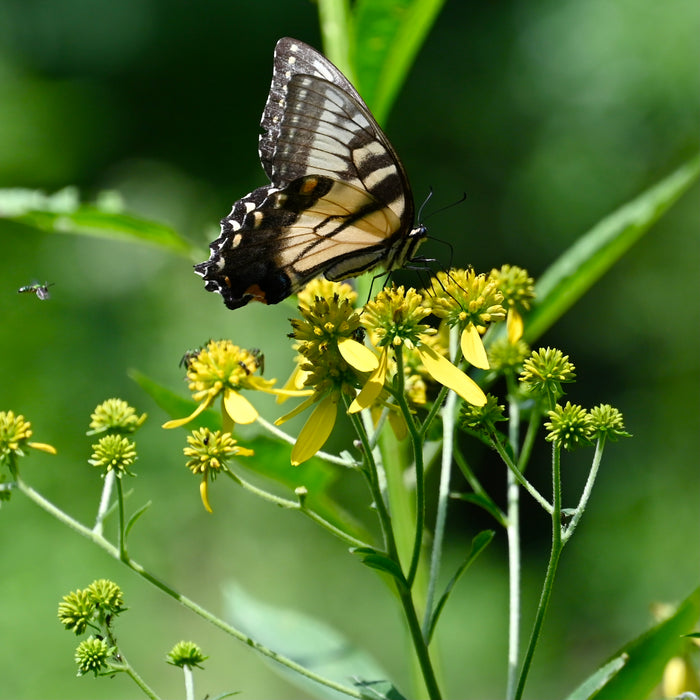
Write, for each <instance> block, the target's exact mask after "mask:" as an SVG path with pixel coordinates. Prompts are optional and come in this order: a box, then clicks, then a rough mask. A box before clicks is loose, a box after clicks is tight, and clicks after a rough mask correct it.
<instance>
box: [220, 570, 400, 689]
mask: <svg viewBox="0 0 700 700" xmlns="http://www.w3.org/2000/svg"><path fill="white" fill-rule="evenodd" d="M224 595H225V601H226V603H225V608H226V618H227V619H228V620H229V621H230V622H231V623H232V624H233V625H234V626H235V627H237V628H238V629H240V630H241V631H243V632H244V633H245V634H247V635H248V636H249V637H252V638H253V639H255V640H256V641H257V642H260V643H261V644H263V645H265V646H267V647H269V648H270V649H274V650H275V651H276V652H278V653H280V654H284V655H285V656H287V657H289V658H291V659H292V660H294V661H296V662H297V663H299V664H301V665H303V666H304V667H305V668H307V669H309V671H312V672H313V673H316V674H318V675H320V676H323V677H324V678H328V679H330V680H332V681H335V682H336V683H340V684H344V685H347V684H348V682H349V681H350V679H360V680H361V681H363V682H364V685H365V686H366V687H369V686H370V685H371V682H373V681H380V680H381V681H384V680H386V679H387V678H388V677H389V675H388V673H387V672H386V671H385V670H384V669H383V668H382V667H381V666H380V665H379V663H378V662H377V661H376V660H375V659H374V658H373V657H372V656H371V655H370V654H369V653H368V652H367V651H365V650H363V649H360V648H358V647H356V646H355V645H354V644H353V643H352V642H351V641H350V640H349V639H347V637H345V636H344V635H343V634H342V633H341V632H339V631H338V630H336V629H335V628H333V627H331V626H330V625H329V624H327V623H326V622H323V621H321V620H317V619H316V618H314V617H311V616H309V615H306V614H304V613H301V612H298V611H295V610H290V609H289V608H282V607H276V606H273V605H269V604H267V603H264V602H262V601H260V600H258V599H257V598H254V597H253V596H252V595H250V594H248V593H247V592H246V591H244V590H243V588H241V587H240V586H239V585H237V584H235V583H230V584H229V585H227V586H226V588H225V592H224ZM273 668H274V669H275V670H276V671H278V672H279V673H280V674H282V675H283V676H284V677H285V678H287V680H289V681H290V682H291V683H294V684H295V685H297V686H298V687H299V688H301V689H302V690H304V691H306V692H308V693H311V694H313V695H314V696H316V697H318V698H324V699H325V698H338V699H340V698H347V696H346V695H342V694H341V693H339V692H337V691H334V690H332V689H330V688H327V687H324V686H322V685H319V684H317V683H314V682H312V681H311V680H309V679H308V678H306V677H303V676H300V675H299V674H298V673H294V672H292V671H290V670H288V669H286V668H285V667H283V666H279V665H277V664H274V666H273ZM368 697H369V696H368ZM373 697H382V696H381V695H379V696H373ZM387 697H401V696H400V695H399V696H387Z"/></svg>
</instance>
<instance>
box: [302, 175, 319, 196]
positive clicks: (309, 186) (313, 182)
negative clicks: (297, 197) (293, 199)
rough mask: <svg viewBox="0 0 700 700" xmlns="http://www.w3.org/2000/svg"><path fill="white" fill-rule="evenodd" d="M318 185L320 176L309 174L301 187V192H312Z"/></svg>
mask: <svg viewBox="0 0 700 700" xmlns="http://www.w3.org/2000/svg"><path fill="white" fill-rule="evenodd" d="M317 187H318V178H317V177H312V176H309V177H307V178H306V179H305V180H304V184H303V185H302V186H301V187H300V188H299V194H311V193H312V192H313V191H314V190H315V189H316V188H317Z"/></svg>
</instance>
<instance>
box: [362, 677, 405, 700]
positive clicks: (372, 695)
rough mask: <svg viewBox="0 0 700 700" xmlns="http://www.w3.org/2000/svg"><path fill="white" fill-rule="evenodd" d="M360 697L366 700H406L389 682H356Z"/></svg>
mask: <svg viewBox="0 0 700 700" xmlns="http://www.w3.org/2000/svg"><path fill="white" fill-rule="evenodd" d="M355 686H356V687H357V688H359V690H360V695H361V696H362V697H363V698H367V700H406V698H405V696H404V695H401V693H400V692H399V690H398V689H397V687H396V686H395V685H394V684H393V683H389V681H357V682H356V683H355Z"/></svg>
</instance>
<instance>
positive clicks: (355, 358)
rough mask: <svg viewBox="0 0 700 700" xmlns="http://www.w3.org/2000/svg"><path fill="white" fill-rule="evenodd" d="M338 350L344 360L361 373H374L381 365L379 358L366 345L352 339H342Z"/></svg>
mask: <svg viewBox="0 0 700 700" xmlns="http://www.w3.org/2000/svg"><path fill="white" fill-rule="evenodd" d="M338 350H340V354H341V355H342V356H343V359H344V360H345V361H346V362H347V363H348V364H349V365H350V366H351V367H354V368H355V369H356V370H358V371H359V372H374V370H375V369H377V366H378V365H379V360H377V356H376V355H375V354H374V353H373V352H372V351H371V350H370V349H369V348H368V347H367V346H366V345H363V344H362V343H358V342H357V341H356V340H353V339H352V338H340V340H338Z"/></svg>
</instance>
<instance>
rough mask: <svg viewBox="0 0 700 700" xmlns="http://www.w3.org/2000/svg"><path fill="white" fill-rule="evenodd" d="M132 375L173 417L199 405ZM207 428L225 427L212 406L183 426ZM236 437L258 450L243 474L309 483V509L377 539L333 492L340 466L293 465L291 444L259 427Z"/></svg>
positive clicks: (241, 466) (316, 461) (289, 486)
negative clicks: (334, 496) (333, 496)
mask: <svg viewBox="0 0 700 700" xmlns="http://www.w3.org/2000/svg"><path fill="white" fill-rule="evenodd" d="M129 376H130V377H131V378H132V379H133V380H134V381H135V382H136V383H137V384H138V385H139V386H140V387H141V388H142V389H143V390H144V391H145V392H146V393H147V394H148V395H149V396H150V397H151V398H152V399H153V400H154V401H155V402H156V403H157V404H158V406H160V408H162V409H163V410H164V411H165V413H166V414H167V415H168V417H169V418H182V417H183V416H188V415H189V414H190V413H192V412H193V411H194V409H195V408H196V406H197V404H196V403H195V402H194V401H192V400H191V399H186V398H183V397H181V396H180V395H178V394H176V393H175V392H173V391H172V390H170V389H168V388H167V387H165V386H162V385H161V384H158V383H157V382H155V381H153V380H152V379H150V378H149V377H147V376H146V375H145V374H143V373H141V372H139V371H137V370H131V371H130V372H129ZM215 403H216V402H215ZM203 427H206V428H209V430H221V413H220V412H217V411H216V410H214V409H213V408H210V409H208V410H206V411H203V412H202V413H200V414H199V415H198V416H197V417H196V418H194V420H192V421H191V422H190V423H187V424H185V425H184V426H183V428H184V429H185V430H187V431H188V432H189V431H191V430H196V429H198V428H203ZM236 438H237V439H238V440H239V441H240V443H241V444H242V445H244V446H245V447H249V448H251V449H252V450H253V451H254V452H255V455H254V456H252V457H247V458H245V459H242V460H240V461H238V462H237V463H236V470H237V471H240V472H241V474H243V473H244V472H245V473H253V474H256V475H258V476H262V477H264V478H265V479H269V480H271V481H274V482H276V483H277V484H281V485H282V486H284V487H285V490H286V491H288V492H289V491H292V492H293V491H294V490H295V489H296V488H297V487H298V486H305V487H306V488H307V490H308V495H307V496H306V500H305V503H306V507H307V508H308V509H309V510H312V511H314V512H315V513H318V515H320V516H321V517H322V518H324V519H325V520H327V521H328V522H330V523H332V524H333V525H335V526H336V527H338V528H339V529H341V530H344V531H345V532H348V533H349V534H351V535H353V536H354V537H356V538H358V539H360V540H362V541H365V542H367V541H372V540H373V536H372V535H371V534H370V533H369V532H368V530H367V529H366V528H365V527H364V525H362V523H360V522H359V521H358V520H357V519H356V518H355V517H354V516H353V515H352V514H350V513H349V512H348V511H347V510H346V509H345V508H343V507H342V506H341V505H340V504H339V503H338V502H337V501H335V500H334V499H333V498H331V496H330V495H329V491H330V488H331V486H332V485H333V484H334V483H335V482H336V481H337V478H338V468H337V467H333V466H331V465H329V464H328V463H327V462H325V461H323V460H322V459H320V458H312V459H310V460H308V461H306V462H304V463H303V464H300V465H299V466H297V467H292V465H291V464H290V462H289V455H290V452H291V445H289V444H288V443H286V442H283V441H282V440H279V439H277V438H271V437H269V436H268V435H267V434H264V433H261V432H260V429H259V428H258V427H257V426H236Z"/></svg>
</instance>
